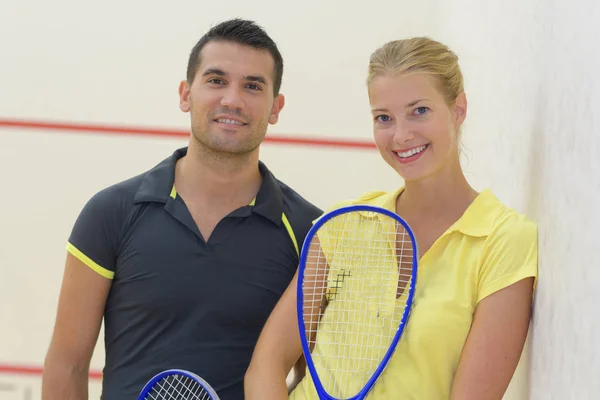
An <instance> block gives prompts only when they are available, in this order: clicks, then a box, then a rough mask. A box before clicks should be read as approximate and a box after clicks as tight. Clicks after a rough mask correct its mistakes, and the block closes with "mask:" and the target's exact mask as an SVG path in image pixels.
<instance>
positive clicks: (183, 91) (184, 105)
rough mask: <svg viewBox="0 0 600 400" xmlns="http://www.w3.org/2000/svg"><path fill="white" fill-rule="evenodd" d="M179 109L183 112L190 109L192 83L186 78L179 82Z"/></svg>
mask: <svg viewBox="0 0 600 400" xmlns="http://www.w3.org/2000/svg"><path fill="white" fill-rule="evenodd" d="M179 109H180V110H181V111H183V112H189V111H190V84H189V83H188V81H186V80H184V81H181V82H180V83H179Z"/></svg>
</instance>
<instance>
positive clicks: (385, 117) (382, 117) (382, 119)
mask: <svg viewBox="0 0 600 400" xmlns="http://www.w3.org/2000/svg"><path fill="white" fill-rule="evenodd" d="M375 119H376V120H377V121H379V122H388V121H390V119H391V118H390V116H389V115H378V116H377V117H375Z"/></svg>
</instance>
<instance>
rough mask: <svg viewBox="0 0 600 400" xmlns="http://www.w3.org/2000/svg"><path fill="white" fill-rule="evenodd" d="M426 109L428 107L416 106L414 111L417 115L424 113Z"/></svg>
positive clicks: (427, 109)
mask: <svg viewBox="0 0 600 400" xmlns="http://www.w3.org/2000/svg"><path fill="white" fill-rule="evenodd" d="M427 111H429V108H427V107H417V108H416V109H415V112H416V113H417V114H418V115H423V114H425V113H426V112H427Z"/></svg>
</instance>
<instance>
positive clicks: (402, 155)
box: [396, 145, 427, 158]
mask: <svg viewBox="0 0 600 400" xmlns="http://www.w3.org/2000/svg"><path fill="white" fill-rule="evenodd" d="M426 147H427V145H425V146H419V147H415V148H414V149H411V150H408V151H404V152H402V153H401V152H396V154H398V156H399V157H400V158H407V157H410V156H414V155H415V154H418V153H420V152H422V151H423V150H425V148H426Z"/></svg>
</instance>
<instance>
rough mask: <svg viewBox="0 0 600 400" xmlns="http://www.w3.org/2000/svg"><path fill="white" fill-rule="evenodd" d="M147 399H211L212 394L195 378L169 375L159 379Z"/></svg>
mask: <svg viewBox="0 0 600 400" xmlns="http://www.w3.org/2000/svg"><path fill="white" fill-rule="evenodd" d="M146 398H147V399H151V400H210V399H212V397H211V395H210V394H209V393H208V392H207V391H206V390H205V389H204V388H203V387H202V385H201V384H199V383H198V382H196V381H195V380H193V379H191V378H189V377H187V376H183V375H169V376H167V377H165V378H163V379H161V380H160V381H158V382H157V383H156V384H155V385H154V387H153V388H152V391H151V392H150V393H148V395H147V397H146Z"/></svg>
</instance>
